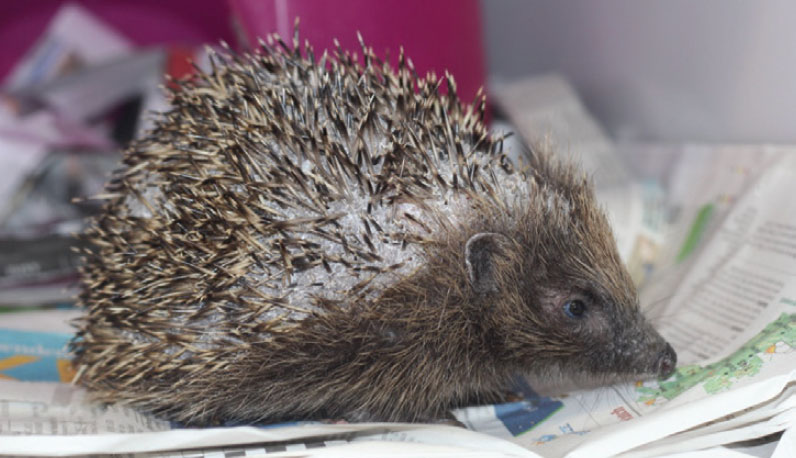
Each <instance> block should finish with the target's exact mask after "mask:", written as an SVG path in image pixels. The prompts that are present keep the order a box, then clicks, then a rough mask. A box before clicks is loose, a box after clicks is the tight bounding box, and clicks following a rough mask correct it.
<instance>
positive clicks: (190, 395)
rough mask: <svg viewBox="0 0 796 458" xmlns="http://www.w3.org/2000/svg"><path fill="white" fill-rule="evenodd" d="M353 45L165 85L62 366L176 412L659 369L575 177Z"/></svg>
mask: <svg viewBox="0 0 796 458" xmlns="http://www.w3.org/2000/svg"><path fill="white" fill-rule="evenodd" d="M363 51H364V65H361V64H360V63H358V59H357V58H356V56H354V55H351V54H349V53H347V52H343V51H342V50H340V49H339V47H338V50H337V51H336V52H334V53H333V56H332V57H331V58H330V57H329V56H328V55H327V53H325V52H324V54H323V56H322V57H321V58H320V59H319V60H318V61H316V60H315V57H314V55H313V51H312V49H311V48H310V47H309V46H308V45H306V44H305V46H304V48H303V52H302V50H301V49H300V47H299V43H298V37H297V36H296V37H294V43H293V47H292V49H291V47H290V46H287V45H286V44H285V43H283V42H282V41H281V40H280V39H279V38H278V37H276V38H271V39H269V42H267V43H262V44H261V49H260V52H259V53H257V54H254V55H237V54H234V53H226V54H224V55H222V56H216V57H214V58H212V59H211V63H212V71H210V72H209V73H201V72H200V73H199V75H198V76H197V77H196V78H195V79H192V80H189V81H184V82H181V83H179V84H178V85H176V87H175V88H173V89H172V90H171V94H170V96H171V101H172V105H173V108H172V109H171V110H170V111H168V112H166V113H164V114H162V116H161V117H160V118H159V119H158V122H157V125H156V127H155V128H154V129H153V130H152V131H151V132H150V133H149V134H148V135H147V136H146V138H144V139H143V140H140V141H137V142H136V143H134V144H133V145H132V146H131V148H130V149H129V151H128V152H127V154H126V156H125V159H124V167H123V168H122V169H121V170H120V171H118V172H117V173H116V174H115V175H114V177H113V178H112V180H111V182H110V184H109V186H108V190H107V193H106V194H105V195H104V198H105V199H107V202H106V203H105V206H104V209H103V212H102V213H101V215H100V216H98V217H96V218H95V219H93V220H92V221H91V224H90V227H89V228H88V229H87V231H86V232H85V234H84V238H85V239H86V240H87V242H88V243H89V248H87V249H86V250H85V251H84V255H85V261H86V262H85V267H84V268H83V272H82V273H83V279H82V293H81V294H80V298H79V300H80V303H82V305H84V306H85V307H86V309H87V310H86V314H85V316H84V318H83V319H82V321H81V322H80V324H79V327H80V329H79V332H78V334H77V336H76V338H75V340H74V341H73V348H74V351H75V354H76V357H75V364H76V366H77V368H78V380H79V382H80V383H81V384H83V385H85V386H87V387H88V388H90V389H91V390H92V392H93V394H94V396H95V397H96V398H97V399H99V400H101V401H106V402H117V403H126V404H132V405H134V406H136V407H139V408H141V409H144V410H146V411H151V412H155V413H157V414H159V415H162V416H164V417H167V418H170V419H176V420H179V421H183V422H186V423H189V424H208V423H216V422H221V421H244V422H254V421H276V420H288V419H309V418H323V417H344V418H348V419H350V420H400V421H424V420H433V419H436V418H440V417H443V416H445V415H446V412H447V411H448V409H450V408H451V407H454V406H457V405H461V404H463V403H466V402H471V401H473V400H476V401H477V400H479V399H480V400H486V399H492V398H493V396H494V395H495V394H496V393H498V392H499V391H500V390H502V389H503V388H504V387H505V385H506V382H507V380H508V379H509V378H510V377H511V376H512V375H513V374H515V373H518V372H528V371H530V372H536V373H542V374H546V375H548V376H550V377H566V376H577V377H580V376H586V377H589V378H599V379H604V380H614V379H616V378H619V377H625V378H627V377H638V376H641V375H644V374H666V373H668V372H670V371H671V370H672V368H673V365H674V358H675V356H674V352H673V351H672V350H671V347H670V346H668V344H666V342H665V341H664V340H663V339H662V338H661V337H660V336H659V335H658V334H657V333H656V332H655V331H654V330H653V329H652V328H651V327H650V326H649V324H647V323H646V321H645V320H644V318H643V317H642V316H641V314H640V313H639V311H638V306H637V298H636V293H635V290H634V287H633V284H632V282H631V280H630V277H629V276H628V274H627V272H626V271H625V268H624V267H623V266H622V263H621V261H620V259H619V257H618V255H617V251H616V248H615V243H614V240H613V238H612V235H611V231H610V228H609V225H608V223H607V221H606V218H605V216H604V215H603V213H602V211H601V210H600V208H599V206H598V204H597V202H596V201H595V198H594V195H593V193H592V190H591V186H590V183H589V180H588V179H587V178H586V177H585V176H584V175H583V174H582V173H581V172H579V171H577V170H576V168H575V167H574V166H572V165H571V164H569V163H565V162H558V161H556V160H554V159H553V158H552V157H551V156H550V155H549V154H546V153H544V152H540V151H536V152H533V153H532V154H530V155H529V163H528V164H527V166H528V167H527V168H522V169H520V168H517V167H515V166H514V165H513V164H512V162H511V161H510V160H509V159H508V158H507V157H506V155H505V154H504V152H503V148H502V140H501V138H496V137H493V136H491V135H489V134H488V132H487V130H486V128H485V126H484V124H483V108H484V100H483V98H481V99H480V100H477V102H478V107H477V109H475V110H474V109H473V108H471V107H470V106H467V105H464V104H462V103H461V102H460V100H459V99H458V98H457V97H456V92H455V84H454V82H453V78H451V77H450V76H448V75H446V76H445V78H442V79H437V78H436V77H435V76H434V75H429V76H426V77H425V78H420V77H418V76H417V75H416V74H414V71H413V69H412V66H411V63H410V62H409V61H408V60H406V59H405V58H404V56H403V54H401V56H400V58H399V63H398V67H397V71H394V70H393V69H392V68H391V67H390V65H389V64H388V63H387V62H381V61H380V60H379V59H377V58H376V57H375V56H374V55H373V53H372V51H371V50H370V49H368V48H366V47H365V46H364V45H363ZM443 84H444V85H445V86H447V88H448V91H447V93H443V92H442V91H441V90H440V86H441V85H443Z"/></svg>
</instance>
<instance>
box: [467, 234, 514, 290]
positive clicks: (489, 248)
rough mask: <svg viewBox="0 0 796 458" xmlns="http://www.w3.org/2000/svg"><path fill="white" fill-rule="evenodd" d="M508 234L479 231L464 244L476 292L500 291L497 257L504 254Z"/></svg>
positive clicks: (472, 283)
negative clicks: (496, 267) (496, 266)
mask: <svg viewBox="0 0 796 458" xmlns="http://www.w3.org/2000/svg"><path fill="white" fill-rule="evenodd" d="M506 241H507V240H506V236H505V235H502V234H497V233H495V232H479V233H478V234H475V235H474V236H472V237H470V239H469V240H468V241H467V244H466V245H465V246H464V263H465V265H466V266H467V275H468V277H469V279H470V284H471V285H472V287H473V289H474V290H475V292H477V293H479V294H488V293H494V292H497V291H498V282H497V278H496V277H497V272H496V269H495V264H496V262H497V261H498V260H497V258H498V257H499V256H501V255H502V254H503V244H504V243H505V242H506Z"/></svg>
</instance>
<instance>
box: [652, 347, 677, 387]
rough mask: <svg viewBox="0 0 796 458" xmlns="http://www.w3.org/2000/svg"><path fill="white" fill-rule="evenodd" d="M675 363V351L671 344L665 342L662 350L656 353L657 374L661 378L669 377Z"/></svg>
mask: <svg viewBox="0 0 796 458" xmlns="http://www.w3.org/2000/svg"><path fill="white" fill-rule="evenodd" d="M676 365H677V353H676V352H675V351H674V348H672V346H671V344H669V343H668V342H667V343H666V346H665V347H664V349H663V351H661V352H660V354H659V355H658V361H657V362H656V366H657V368H658V370H657V373H658V376H659V377H661V378H669V377H670V376H671V375H672V374H673V373H674V369H675V366H676Z"/></svg>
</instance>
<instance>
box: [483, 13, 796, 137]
mask: <svg viewBox="0 0 796 458" xmlns="http://www.w3.org/2000/svg"><path fill="white" fill-rule="evenodd" d="M482 8H483V12H484V17H483V20H484V25H485V27H484V31H485V38H486V45H487V46H486V50H487V53H486V54H487V56H488V59H489V70H490V76H491V77H493V78H504V79H514V78H519V77H522V76H528V75H538V74H542V73H550V72H559V73H562V74H564V75H565V76H567V77H568V78H569V79H570V81H572V82H573V84H574V85H575V87H576V89H577V90H578V91H579V92H580V94H581V95H582V96H583V97H584V100H585V102H586V106H587V108H588V109H589V110H590V111H591V112H592V113H594V114H595V115H596V117H597V119H599V120H600V122H602V123H603V124H604V125H605V126H606V127H607V129H608V131H609V133H611V134H613V135H614V136H617V137H619V138H631V139H636V140H653V141H654V140H660V141H676V142H683V141H708V142H774V143H781V142H791V143H792V142H794V141H796V130H794V129H793V119H796V86H795V85H794V82H796V58H794V57H796V48H794V46H793V43H794V42H796V27H794V18H796V2H793V1H790V0H770V1H765V2H759V1H744V0H704V1H699V2H694V1H691V0H670V1H657V2H639V1H635V0H606V1H600V2H594V1H584V0H576V1H568V2H550V1H543V0H502V1H489V0H484V1H483V2H482Z"/></svg>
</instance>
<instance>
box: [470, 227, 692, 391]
mask: <svg viewBox="0 0 796 458" xmlns="http://www.w3.org/2000/svg"><path fill="white" fill-rule="evenodd" d="M570 242H571V240H570ZM570 246H574V247H579V249H566V248H563V247H558V248H560V251H559V252H561V253H565V254H566V256H565V257H564V258H562V259H561V260H560V263H557V264H556V263H549V262H548V263H547V265H545V263H544V262H542V261H541V260H538V259H534V257H533V256H534V253H533V250H531V251H529V250H528V249H523V247H522V245H521V244H517V243H513V242H512V241H511V240H510V239H509V238H508V237H506V236H503V235H500V234H496V233H479V234H476V235H474V236H472V237H471V238H470V239H469V240H468V242H467V246H466V248H465V259H466V264H467V271H468V275H469V280H470V284H471V286H472V288H473V289H474V290H475V291H476V292H477V293H478V294H480V295H482V296H491V297H492V298H493V301H492V302H493V303H494V304H498V305H497V307H496V308H497V310H495V311H494V314H495V318H494V320H495V326H496V327H498V328H501V327H503V328H504V329H502V330H501V331H502V332H499V334H501V340H502V345H503V346H504V347H505V348H504V351H505V354H507V355H511V358H513V359H515V361H514V362H515V364H517V365H519V366H520V370H523V371H526V370H530V371H533V368H534V367H543V368H546V369H547V370H549V371H553V372H554V373H553V374H549V375H553V376H555V377H561V378H567V379H576V380H577V379H583V378H584V377H585V378H588V379H590V380H591V379H599V380H598V381H599V383H608V382H614V381H618V380H626V379H632V378H638V377H645V376H662V377H666V376H668V375H670V374H671V372H672V371H673V370H674V366H675V362H676V355H675V353H674V350H673V349H672V347H671V346H670V345H669V344H668V343H667V342H666V341H665V340H664V339H663V338H662V337H661V336H660V334H658V332H657V331H656V330H655V329H654V328H653V327H652V326H651V325H650V324H649V323H648V322H647V321H646V319H645V318H644V316H643V315H642V314H641V312H640V311H639V308H638V299H637V297H636V294H635V289H634V287H633V284H632V282H631V281H630V279H629V275H628V274H627V272H626V270H625V268H624V267H623V265H622V264H621V261H619V259H618V256H605V255H603V256H600V257H595V256H593V253H585V249H584V247H585V246H587V245H585V244H583V243H573V244H571V245H570ZM611 252H612V253H615V249H612V250H611ZM595 259H600V260H602V261H603V262H602V263H600V264H597V263H596V262H595ZM589 263H591V264H589ZM606 263H607V264H608V265H605V264H606ZM611 277H613V278H611ZM540 375H543V376H545V375H548V374H540Z"/></svg>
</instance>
